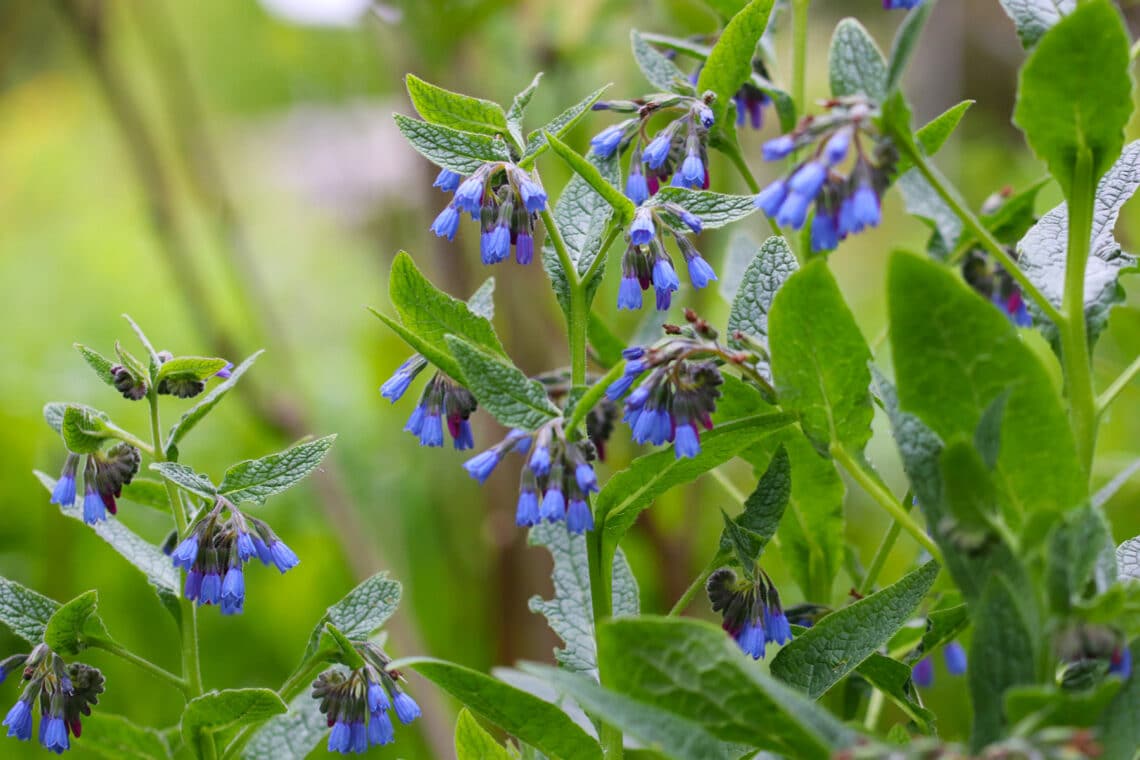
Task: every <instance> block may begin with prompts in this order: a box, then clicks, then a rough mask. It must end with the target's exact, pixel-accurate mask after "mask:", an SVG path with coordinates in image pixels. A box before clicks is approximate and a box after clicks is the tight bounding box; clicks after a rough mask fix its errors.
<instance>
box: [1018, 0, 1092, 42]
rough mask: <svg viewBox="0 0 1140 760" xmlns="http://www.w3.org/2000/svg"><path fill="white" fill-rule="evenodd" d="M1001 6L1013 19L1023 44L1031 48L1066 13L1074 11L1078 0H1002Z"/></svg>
mask: <svg viewBox="0 0 1140 760" xmlns="http://www.w3.org/2000/svg"><path fill="white" fill-rule="evenodd" d="M1001 6H1002V8H1004V9H1005V12H1006V13H1007V14H1008V15H1009V17H1010V18H1011V19H1013V23H1014V26H1016V27H1017V36H1018V37H1019V38H1020V39H1021V44H1022V45H1024V46H1025V47H1026V48H1031V47H1033V46H1034V45H1036V44H1037V41H1038V40H1040V39H1041V38H1042V37H1043V36H1044V35H1045V32H1047V31H1049V29H1050V27H1052V26H1054V25H1055V24H1056V23H1057V22H1058V21H1060V20H1061V19H1062V18H1063V17H1064V16H1065V14H1068V13H1072V12H1073V9H1075V8H1076V7H1077V0H1001Z"/></svg>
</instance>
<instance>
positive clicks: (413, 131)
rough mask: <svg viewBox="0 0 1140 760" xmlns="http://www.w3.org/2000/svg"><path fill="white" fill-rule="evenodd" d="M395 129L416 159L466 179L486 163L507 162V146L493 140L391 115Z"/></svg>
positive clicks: (500, 141) (398, 115) (508, 159)
mask: <svg viewBox="0 0 1140 760" xmlns="http://www.w3.org/2000/svg"><path fill="white" fill-rule="evenodd" d="M392 117H393V118H394V119H395V120H396V126H397V127H399V128H400V132H402V133H403V135H404V137H406V138H407V140H408V142H410V143H411V144H412V147H413V148H415V149H416V150H417V151H419V153H420V155H422V156H423V157H424V158H426V159H427V160H428V161H431V162H432V163H433V164H435V165H436V166H439V167H442V168H444V169H450V170H451V171H453V172H455V173H457V174H462V175H463V176H465V177H466V176H470V175H471V174H474V173H475V170H476V169H478V168H479V167H480V166H482V165H483V164H485V163H487V162H490V161H510V160H511V153H510V151H509V150H508V149H507V144H506V143H505V142H503V141H502V140H501V139H499V138H497V137H494V138H493V137H488V136H487V135H479V134H472V133H471V132H461V131H459V130H458V129H451V128H450V127H441V126H439V125H438V124H430V123H428V122H426V121H418V120H416V119H410V118H408V117H407V116H404V115H403V114H398V113H397V114H393V115H392Z"/></svg>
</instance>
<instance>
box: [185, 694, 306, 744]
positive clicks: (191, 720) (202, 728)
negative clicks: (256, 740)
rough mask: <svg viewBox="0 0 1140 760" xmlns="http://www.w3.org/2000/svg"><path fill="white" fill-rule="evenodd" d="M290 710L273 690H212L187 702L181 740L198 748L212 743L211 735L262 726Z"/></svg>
mask: <svg viewBox="0 0 1140 760" xmlns="http://www.w3.org/2000/svg"><path fill="white" fill-rule="evenodd" d="M287 710H288V707H287V706H286V704H285V703H284V702H283V701H281V697H279V696H277V692H275V691H272V690H270V689H225V690H223V691H210V692H207V693H205V694H203V695H202V696H200V697H195V698H194V699H191V700H190V701H189V702H187V703H186V709H185V710H184V711H183V712H182V722H181V730H182V738H183V739H185V741H186V743H187V744H188V745H190V746H191V747H197V746H198V743H199V741H202V740H205V741H213V738H212V737H210V736H208V734H212V733H214V732H216V731H223V730H225V729H227V728H233V727H235V726H244V725H247V724H250V723H259V722H261V721H263V720H266V719H268V718H272V717H273V716H274V715H281V714H282V713H284V712H286V711H287ZM204 733H205V734H207V736H206V737H203V734H204Z"/></svg>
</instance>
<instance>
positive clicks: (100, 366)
mask: <svg viewBox="0 0 1140 760" xmlns="http://www.w3.org/2000/svg"><path fill="white" fill-rule="evenodd" d="M75 350H76V351H78V352H79V354H80V355H81V356H82V357H83V360H84V361H85V362H87V365H88V366H89V367H91V369H93V370H95V374H96V375H98V376H99V379H100V380H102V381H103V382H104V383H106V384H107V385H109V386H111V387H112V388H113V387H115V377H114V375H112V374H111V367H113V366H115V364H116V362H113V361H111V360H110V359H108V358H107V357H106V356H103V354H101V353H99V352H98V351H96V350H95V349H93V348H88V347H87V346H85V345H83V344H82V343H76V344H75Z"/></svg>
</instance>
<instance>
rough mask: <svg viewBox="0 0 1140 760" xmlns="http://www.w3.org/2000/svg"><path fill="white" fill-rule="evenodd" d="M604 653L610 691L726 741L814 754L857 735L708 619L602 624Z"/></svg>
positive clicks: (601, 651)
mask: <svg viewBox="0 0 1140 760" xmlns="http://www.w3.org/2000/svg"><path fill="white" fill-rule="evenodd" d="M598 656H599V661H600V662H601V666H602V672H603V673H604V674H605V677H606V684H605V685H606V688H607V689H612V690H614V691H616V692H618V693H620V694H624V695H625V696H627V697H629V698H631V699H633V700H636V701H638V702H641V703H643V704H647V705H649V706H652V707H656V708H658V709H661V710H664V711H666V712H669V713H673V714H674V715H680V716H683V717H685V718H686V719H688V720H691V721H693V722H695V723H697V724H698V725H700V726H701V727H702V728H703V729H704V730H705V731H707V732H708V733H709V734H711V735H712V736H714V737H716V738H717V739H720V740H721V741H726V742H739V743H741V744H746V745H748V746H750V747H755V748H758V749H765V750H769V751H772V752H776V753H779V754H782V755H784V756H786V757H795V758H803V759H804V760H812V758H827V757H829V756H830V753H831V751H832V750H835V749H838V748H841V747H844V746H847V745H848V744H849V743H850V742H852V741H853V740H854V735H853V733H852V732H851V731H850V729H848V728H846V727H845V726H843V724H841V723H840V722H839V721H838V720H836V719H835V718H833V717H832V716H831V715H830V714H829V713H828V712H827V711H826V710H824V709H823V708H822V707H820V706H818V705H815V704H813V703H811V702H810V701H808V700H807V699H806V698H805V697H803V696H802V695H800V694H797V693H796V692H795V691H793V690H791V689H788V688H787V687H785V686H783V685H782V684H780V683H778V682H777V681H776V680H775V679H773V678H771V677H769V676H768V675H767V674H765V673H764V672H763V671H762V670H760V669H759V668H757V667H756V666H755V664H754V663H753V662H752V661H751V660H750V659H748V657H747V656H746V655H745V654H744V653H743V652H741V651H740V648H739V647H737V646H736V644H735V643H734V642H733V641H732V639H731V638H730V637H729V636H727V635H726V634H725V633H724V631H722V630H721V629H720V628H719V627H716V626H713V625H711V624H709V623H705V622H699V621H695V620H680V619H676V618H653V617H641V618H636V619H625V620H612V621H609V622H607V623H605V624H604V625H602V626H600V628H599V635H598ZM758 715H763V716H765V719H764V720H757V718H756V716H758Z"/></svg>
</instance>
